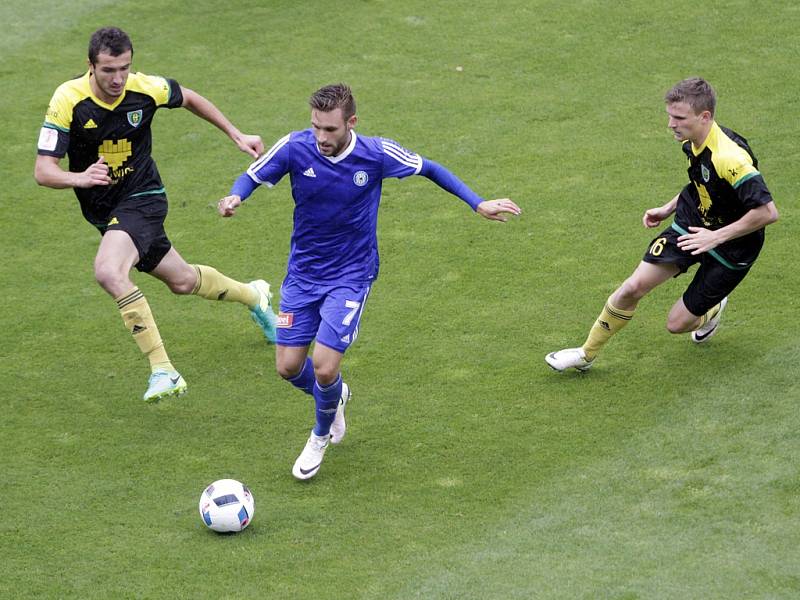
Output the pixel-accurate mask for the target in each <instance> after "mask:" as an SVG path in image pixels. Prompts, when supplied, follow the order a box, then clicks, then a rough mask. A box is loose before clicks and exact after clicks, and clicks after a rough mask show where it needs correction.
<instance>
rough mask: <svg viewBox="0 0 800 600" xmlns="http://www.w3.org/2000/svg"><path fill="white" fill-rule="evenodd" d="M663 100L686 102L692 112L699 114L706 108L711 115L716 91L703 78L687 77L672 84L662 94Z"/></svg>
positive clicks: (715, 102)
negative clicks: (670, 87)
mask: <svg viewBox="0 0 800 600" xmlns="http://www.w3.org/2000/svg"><path fill="white" fill-rule="evenodd" d="M664 101H665V102H666V103H667V104H672V103H674V102H686V104H688V105H689V106H690V107H691V108H692V110H693V111H694V114H696V115H699V114H700V113H701V112H703V111H706V110H707V111H708V112H710V113H711V116H712V117H713V116H714V110H715V109H716V107H717V93H716V92H715V91H714V88H713V87H711V84H710V83H708V82H707V81H706V80H705V79H701V78H700V77H689V78H688V79H684V80H683V81H679V82H678V83H676V84H675V85H674V86H672V89H670V90H669V91H668V92H667V93H666V94H665V95H664Z"/></svg>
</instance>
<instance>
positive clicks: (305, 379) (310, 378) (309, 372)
mask: <svg viewBox="0 0 800 600" xmlns="http://www.w3.org/2000/svg"><path fill="white" fill-rule="evenodd" d="M286 381H288V382H289V383H291V384H292V385H293V386H294V387H296V388H297V389H299V390H303V391H304V392H305V393H306V394H313V393H314V384H315V383H316V379H314V363H313V362H311V359H310V358H308V357H306V363H305V364H304V365H303V368H302V369H300V372H299V373H298V374H297V375H295V376H294V377H292V378H291V379H287V380H286Z"/></svg>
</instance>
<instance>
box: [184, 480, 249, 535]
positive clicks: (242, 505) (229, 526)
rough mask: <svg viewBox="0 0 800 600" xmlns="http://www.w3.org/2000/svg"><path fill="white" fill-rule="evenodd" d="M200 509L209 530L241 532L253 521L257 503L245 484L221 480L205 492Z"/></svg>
mask: <svg viewBox="0 0 800 600" xmlns="http://www.w3.org/2000/svg"><path fill="white" fill-rule="evenodd" d="M198 508H199V509H200V516H201V517H202V518H203V523H205V524H206V526H207V527H208V528H209V529H213V530H214V531H219V532H229V531H241V530H242V529H244V528H245V527H247V526H248V525H249V524H250V521H252V520H253V515H254V514H255V512H256V502H255V499H254V498H253V494H251V493H250V490H249V489H248V487H247V486H246V485H244V484H243V483H240V482H238V481H236V480H235V479H220V480H218V481H215V482H214V483H212V484H211V485H209V486H208V487H207V488H206V489H205V490H203V493H202V494H201V495H200V504H199V506H198Z"/></svg>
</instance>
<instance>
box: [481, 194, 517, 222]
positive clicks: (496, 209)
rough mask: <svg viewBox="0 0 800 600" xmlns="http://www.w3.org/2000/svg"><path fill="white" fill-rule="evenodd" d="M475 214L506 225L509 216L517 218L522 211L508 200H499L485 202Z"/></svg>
mask: <svg viewBox="0 0 800 600" xmlns="http://www.w3.org/2000/svg"><path fill="white" fill-rule="evenodd" d="M475 212H477V213H478V214H479V215H481V216H482V217H485V218H487V219H491V220H492V221H502V222H504V223H505V222H506V221H508V215H514V216H517V215H519V214H520V213H521V212H522V209H521V208H520V207H519V206H517V205H516V204H515V203H514V202H512V201H511V200H509V199H508V198H499V199H497V200H484V201H483V202H481V203H480V204H478V208H476V209H475Z"/></svg>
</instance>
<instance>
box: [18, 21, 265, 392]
mask: <svg viewBox="0 0 800 600" xmlns="http://www.w3.org/2000/svg"><path fill="white" fill-rule="evenodd" d="M132 57H133V46H132V44H131V41H130V39H129V38H128V36H127V34H125V33H124V32H123V31H121V30H119V29H117V28H113V27H109V28H103V29H99V30H98V31H96V32H95V33H94V34H93V35H92V37H91V40H90V42H89V71H88V72H87V73H86V74H85V75H83V76H82V77H78V78H77V79H72V80H70V81H67V82H65V83H63V84H62V85H61V86H59V87H58V89H57V90H56V91H55V93H54V94H53V98H52V99H51V101H50V105H49V107H48V109H47V115H46V116H45V121H44V125H43V127H42V129H41V132H40V135H39V143H38V156H37V158H36V168H35V174H34V176H35V178H36V181H37V182H38V183H39V184H40V185H43V186H47V187H51V188H73V189H74V190H75V194H76V196H77V197H78V200H79V201H80V205H81V210H82V212H83V215H84V217H85V218H86V220H87V221H89V223H91V224H92V225H94V226H95V227H97V229H98V230H99V231H100V233H101V234H102V238H101V241H100V247H99V249H98V251H97V256H96V257H95V262H94V273H95V278H96V279H97V282H98V283H99V284H100V286H101V287H102V288H103V289H104V290H106V292H108V293H109V294H110V295H111V296H112V297H113V298H114V299H115V300H116V302H117V306H118V307H119V311H120V313H121V315H122V319H123V321H124V323H125V326H126V328H127V329H128V330H129V331H130V332H131V334H132V335H133V338H134V340H136V343H137V344H138V346H139V348H140V349H141V351H142V352H143V353H144V354H145V355H146V356H147V357H148V359H149V361H150V366H151V376H150V380H149V383H148V388H147V391H146V392H145V394H144V399H145V400H147V401H153V400H158V399H159V398H162V397H165V396H169V395H177V394H182V393H183V392H184V391H185V390H186V382H185V381H184V379H183V377H181V376H180V374H179V373H178V372H177V371H176V370H175V367H174V366H173V365H172V363H171V362H170V360H169V357H168V356H167V353H166V351H165V349H164V344H163V342H162V340H161V336H160V335H159V332H158V328H157V327H156V324H155V321H154V319H153V315H152V313H151V311H150V306H149V305H148V303H147V299H146V298H145V297H144V295H143V294H142V292H141V291H140V290H139V288H137V287H136V286H135V285H134V283H133V282H132V281H131V278H130V271H131V269H132V268H133V267H134V266H135V267H136V268H137V269H138V270H139V271H142V272H145V273H149V274H150V275H152V276H154V277H157V278H158V279H160V280H161V281H163V282H164V283H166V284H167V286H168V287H169V288H170V290H172V291H173V292H174V293H176V294H196V295H198V296H201V297H203V298H207V299H210V300H227V301H233V302H239V303H241V304H244V305H246V306H247V307H249V308H250V310H251V315H252V316H253V319H254V320H255V321H256V322H257V323H258V324H259V325H260V326H261V328H262V330H263V332H264V335H265V336H266V337H267V339H268V340H269V341H272V342H274V341H275V320H276V317H275V315H274V313H273V312H272V308H271V305H270V298H271V293H270V290H269V284H267V283H266V282H265V281H263V280H257V281H252V282H250V283H249V284H246V283H240V282H238V281H235V280H233V279H230V278H229V277H226V276H225V275H223V274H222V273H220V272H219V271H217V270H216V269H214V268H213V267H208V266H204V265H190V264H188V263H187V262H186V261H185V260H184V259H183V258H182V257H181V255H180V254H178V252H177V250H175V248H174V247H173V246H172V244H171V243H170V241H169V239H168V238H167V235H166V232H165V231H164V219H165V218H166V216H167V197H166V194H165V192H164V187H163V185H162V183H161V177H160V176H159V174H158V169H157V168H156V165H155V162H154V161H153V158H152V157H151V155H150V150H151V145H152V144H151V139H152V135H151V131H150V125H151V122H152V119H153V116H154V115H155V112H156V110H158V109H159V108H178V107H184V108H187V109H189V110H190V111H191V112H193V113H194V114H196V115H197V116H199V117H202V118H203V119H205V120H207V121H209V122H210V123H212V124H213V125H215V126H216V127H218V128H219V129H220V130H222V131H223V132H224V133H225V134H226V135H228V137H230V138H231V139H232V140H233V141H234V143H235V144H236V145H237V146H238V148H239V149H240V150H241V151H243V152H246V153H248V154H250V155H251V156H253V157H258V155H259V154H261V153H262V152H263V151H264V146H263V144H262V142H261V138H260V137H258V136H256V135H244V134H242V133H241V132H240V131H239V130H238V129H237V128H236V127H234V126H233V124H232V123H231V122H230V121H229V120H228V119H227V118H226V117H225V116H224V115H223V114H222V113H221V112H220V111H219V109H217V108H216V107H215V106H214V105H213V104H212V103H211V102H209V101H208V100H207V99H205V98H203V97H202V96H200V95H199V94H197V93H196V92H194V91H192V90H190V89H187V88H184V87H182V86H180V85H179V84H178V83H177V82H176V81H174V80H172V79H166V78H163V77H156V76H150V75H145V74H143V73H134V72H131V71H130V67H131V60H132ZM64 155H67V156H68V157H69V170H68V171H65V170H64V169H62V168H61V166H60V161H61V159H62V158H63V157H64Z"/></svg>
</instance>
